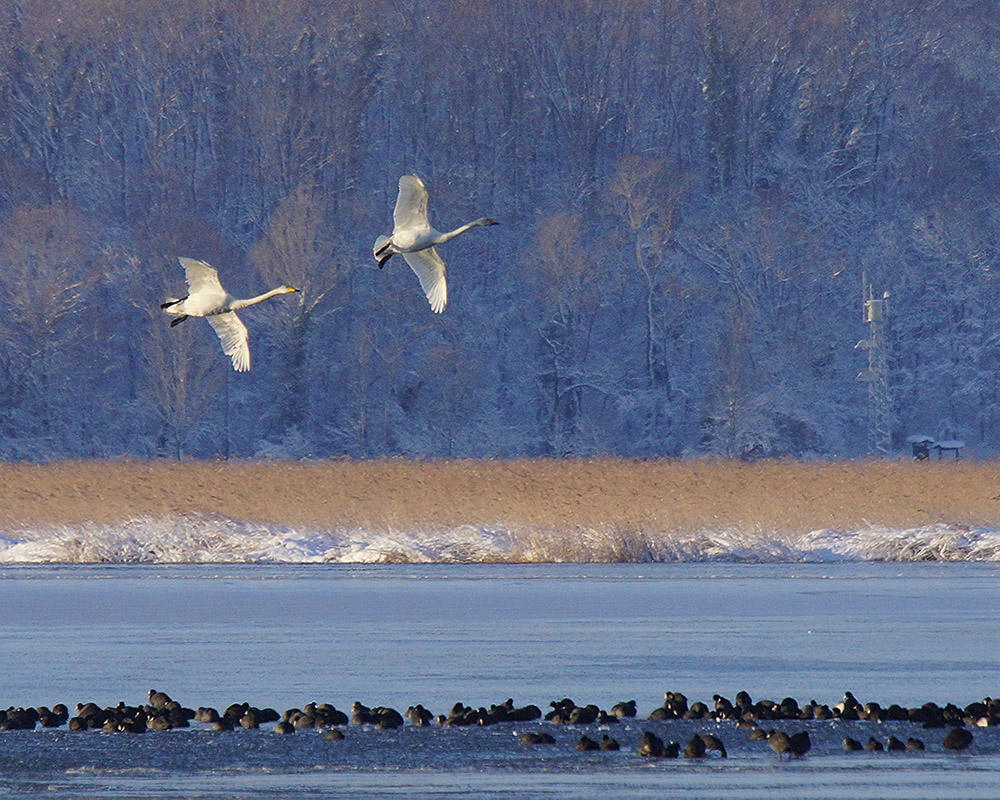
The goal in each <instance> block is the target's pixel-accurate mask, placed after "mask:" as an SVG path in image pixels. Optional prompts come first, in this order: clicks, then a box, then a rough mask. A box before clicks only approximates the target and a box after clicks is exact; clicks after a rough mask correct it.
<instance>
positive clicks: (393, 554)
mask: <svg viewBox="0 0 1000 800" xmlns="http://www.w3.org/2000/svg"><path fill="white" fill-rule="evenodd" d="M705 561H713V562H734V563H737V562H741V563H797V562H810V563H818V562H838V561H900V562H904V561H1000V530H998V529H996V528H988V527H966V526H956V525H944V524H935V525H927V526H922V527H917V528H910V529H902V530H899V529H890V528H885V527H880V526H870V527H867V528H864V529H861V530H855V531H843V530H831V529H821V530H815V531H810V532H808V533H804V534H782V533H778V532H775V531H766V530H756V531H739V530H700V531H690V532H677V531H660V532H657V531H648V530H647V531H625V532H623V531H596V530H592V529H586V528H580V527H578V528H576V529H573V530H567V531H552V530H539V529H530V528H521V529H511V528H508V527H504V526H502V525H496V526H484V525H472V524H469V525H462V526H457V527H453V528H449V529H444V530H435V531H419V530H417V531H405V530H389V531H373V530H363V529H351V530H348V529H343V530H322V529H315V528H305V527H292V526H282V525H261V524H256V523H247V522H240V521H237V520H233V519H229V518H226V517H222V516H219V515H203V514H187V515H183V516H169V517H163V518H152V517H139V518H135V519H132V520H129V521H127V522H125V523H122V524H112V525H107V524H98V523H82V524H59V525H42V526H38V527H32V528H19V529H7V530H0V563H4V564H14V563H21V564H31V563H36V564H50V563H74V564H86V563H130V564H137V563H138V564H179V563H291V564H295V563H301V564H308V563H507V562H509V563H532V562H538V563H559V562H596V563H630V562H634V563H644V562H705Z"/></svg>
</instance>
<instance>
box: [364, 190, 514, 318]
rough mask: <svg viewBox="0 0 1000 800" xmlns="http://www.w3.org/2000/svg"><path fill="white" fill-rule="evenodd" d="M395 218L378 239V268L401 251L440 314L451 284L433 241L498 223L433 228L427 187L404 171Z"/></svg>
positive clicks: (440, 241)
mask: <svg viewBox="0 0 1000 800" xmlns="http://www.w3.org/2000/svg"><path fill="white" fill-rule="evenodd" d="M392 220H393V228H392V236H379V237H378V239H376V240H375V247H374V251H375V258H376V260H377V261H378V266H379V269H382V267H384V266H385V262H386V261H388V260H389V259H390V258H392V256H393V255H394V254H396V253H402V254H403V258H404V259H406V263H407V264H409V265H410V269H412V270H413V271H414V272H415V273H417V277H418V278H420V288H422V289H423V290H424V294H425V295H427V299H428V300H429V301H430V304H431V310H432V311H433V312H434V313H435V314H440V313H441V312H442V311H444V307H445V305H447V303H448V284H447V283H446V282H445V279H444V261H442V260H441V256H439V255H438V253H437V250H436V249H435V248H434V245H436V244H444V243H445V242H448V241H451V240H452V239H454V238H455V237H456V236H458V235H459V234H460V233H465V232H466V231H467V230H469V228H478V227H481V226H483V225H496V224H497V223H496V222H494V221H493V220H491V219H488V218H486V217H480V218H479V219H477V220H473V221H472V222H466V223H465V224H464V225H461V226H459V227H458V228H455V230H453V231H449V232H448V233H441V231H439V230H436V229H435V228H432V227H431V225H430V223H429V222H428V221H427V189H426V188H425V187H424V182H423V181H422V180H420V178H418V177H417V176H416V175H404V176H403V177H402V178H400V179H399V196H398V197H397V198H396V209H395V210H394V211H393V212H392Z"/></svg>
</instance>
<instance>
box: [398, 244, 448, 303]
mask: <svg viewBox="0 0 1000 800" xmlns="http://www.w3.org/2000/svg"><path fill="white" fill-rule="evenodd" d="M403 258H405V259H406V263H407V264H409V265H410V269H412V270H413V271H414V272H415V273H417V277H418V278H420V288H421V289H423V290H424V294H425V295H427V299H428V300H429V301H430V304H431V311H433V312H434V313H435V314H440V313H441V312H442V311H444V307H445V306H446V305H447V304H448V284H447V283H446V282H445V279H444V262H443V261H442V260H441V256H439V255H438V254H437V250H436V249H435V248H433V247H428V248H427V249H426V250H417V251H416V252H415V253H403Z"/></svg>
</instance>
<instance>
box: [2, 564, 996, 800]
mask: <svg viewBox="0 0 1000 800" xmlns="http://www.w3.org/2000/svg"><path fill="white" fill-rule="evenodd" d="M998 609H1000V564H997V563H995V562H992V563H968V562H957V563H955V562H953V563H881V562H873V563H870V562H842V561H840V562H837V563H817V564H780V563H778V564H774V563H772V564H739V563H696V564H692V563H674V564H631V565H570V564H564V565H502V564H492V565H490V564H481V565H480V564H476V565H457V564H452V565H435V564H382V565H359V564H330V565H324V564H307V565H302V564H298V565H296V564H277V565H276V564H233V565H218V564H215V565H195V566H193V565H164V564H152V565H141V566H140V565H129V564H111V565H107V564H105V565H102V564H87V565H40V564H28V565H9V566H5V567H0V707H7V706H10V705H14V706H28V705H42V704H44V705H49V706H51V705H53V704H54V703H57V702H63V703H66V704H67V705H69V706H70V708H71V709H72V708H73V707H74V706H75V704H76V703H83V702H86V701H94V702H97V703H98V704H100V705H102V706H103V705H113V704H116V703H118V702H119V701H125V702H127V703H130V704H139V703H142V702H144V701H145V699H146V694H147V692H148V690H149V689H150V688H156V689H158V690H161V691H165V692H167V693H168V694H170V695H171V696H172V697H173V698H174V699H176V700H178V701H180V702H181V703H182V704H184V705H185V706H189V707H192V708H196V707H197V706H201V705H211V706H215V707H217V708H219V709H220V711H221V710H222V708H224V707H225V706H226V705H228V704H230V703H233V702H243V701H247V702H249V703H251V704H253V705H257V706H261V707H263V706H271V707H273V708H275V709H277V710H278V711H279V712H280V711H283V710H284V709H285V708H290V707H299V708H301V707H302V705H304V704H305V703H307V702H310V701H316V702H329V703H331V704H333V705H334V706H336V707H337V708H339V709H341V710H344V711H348V712H349V708H350V705H351V703H352V702H353V701H355V700H360V701H362V702H363V703H365V704H366V705H369V706H372V705H387V706H393V707H395V708H397V709H399V710H400V711H403V710H404V709H405V708H406V707H407V706H409V705H413V704H416V703H422V704H423V705H424V706H426V707H427V708H429V709H430V710H431V711H433V712H434V713H435V714H445V713H447V711H448V710H449V709H450V708H451V706H452V705H453V704H454V703H455V702H458V701H461V702H463V703H466V704H469V705H472V706H480V705H483V706H488V705H490V704H491V703H500V702H502V701H503V700H505V699H506V698H508V697H512V698H513V699H514V701H515V703H516V704H518V705H524V704H528V703H534V704H536V705H538V706H540V707H542V708H543V709H545V708H546V707H547V704H548V703H549V701H550V700H555V699H561V698H563V697H570V698H572V699H573V700H574V701H575V702H576V703H577V704H579V705H585V704H587V703H595V704H597V705H599V706H601V707H602V708H610V706H611V705H612V704H614V703H615V702H618V701H620V700H628V699H635V700H636V701H637V704H638V709H639V715H638V716H637V717H636V718H635V719H632V720H626V721H623V722H622V723H620V724H618V725H608V726H598V725H590V726H557V725H553V724H551V723H546V722H542V721H539V722H532V723H519V724H500V725H494V726H490V727H482V728H439V727H437V726H432V727H428V728H418V727H415V726H412V725H410V724H407V725H406V726H404V727H403V728H400V729H398V730H395V731H383V730H376V729H374V728H371V727H370V726H350V727H349V728H347V729H345V734H346V739H344V740H343V741H330V740H327V739H325V738H324V737H323V736H322V734H321V733H319V732H316V731H312V730H309V731H297V732H296V733H295V734H293V735H290V736H282V735H278V734H276V733H274V732H273V730H271V729H272V726H271V725H265V726H263V727H262V728H261V729H260V730H256V731H244V730H237V731H234V732H231V733H223V732H215V731H212V730H211V729H210V726H208V725H206V724H201V723H192V727H190V728H187V729H181V730H172V731H165V732H152V731H151V732H147V733H145V734H142V735H128V734H104V733H100V732H87V733H81V732H70V731H68V730H67V729H66V728H65V727H63V728H60V729H44V730H43V729H41V728H39V729H36V730H34V731H0V794H2V793H4V792H7V793H10V794H11V795H14V796H27V795H33V796H37V795H38V794H46V795H50V796H52V795H54V796H71V795H72V796H114V797H116V798H159V797H164V798H181V797H206V798H227V799H228V798H253V797H264V796H269V797H270V796H275V795H286V794H288V795H294V794H300V795H302V796H306V795H308V796H309V797H316V798H328V797H329V798H335V797H336V798H339V797H345V798H346V797H352V798H353V797H365V796H367V797H383V798H480V797H490V798H500V797H518V798H555V797H559V798H602V800H604V798H609V797H615V798H619V797H620V798H646V797H649V798H652V797H657V798H663V797H668V798H669V797H672V798H682V797H683V798H698V797H705V798H709V797H711V798H777V799H778V800H784V799H786V798H800V797H802V798H805V797H808V798H851V800H855V799H856V798H907V800H915V799H916V798H955V797H963V798H996V797H998V796H1000V727H989V728H975V729H973V733H974V737H975V741H974V743H973V745H972V747H971V748H970V749H969V750H968V751H966V752H965V753H963V754H960V755H957V754H954V753H951V752H947V751H944V750H943V749H942V748H941V740H942V739H943V736H944V733H945V731H943V730H940V729H938V730H926V731H925V730H922V729H921V728H920V727H919V726H918V725H915V724H911V723H871V722H850V723H849V722H817V721H810V722H804V723H796V722H793V723H784V722H782V723H774V724H773V725H769V727H776V728H779V729H783V730H788V731H789V732H794V731H796V730H800V729H808V730H809V732H810V735H811V738H812V742H813V747H812V750H811V751H810V753H809V754H808V755H806V756H805V757H803V758H799V759H794V760H787V758H786V759H779V757H778V756H776V755H775V754H774V753H773V752H772V751H771V750H770V749H769V748H768V747H767V745H766V743H762V742H759V741H750V740H748V738H747V737H746V735H745V734H744V733H743V732H741V731H738V730H736V729H735V727H734V726H733V724H732V723H716V722H705V721H687V722H684V721H677V722H650V721H647V720H646V719H645V717H646V716H647V715H648V714H649V712H650V711H652V710H653V709H654V708H655V707H657V706H659V705H660V704H661V703H662V701H663V693H664V692H665V691H668V690H669V691H680V692H683V693H684V694H686V695H687V697H688V698H689V700H690V701H692V702H693V701H696V700H701V701H703V702H706V703H708V705H709V706H711V705H712V695H713V694H715V693H720V694H723V695H725V696H727V697H729V698H730V699H732V698H733V696H734V695H735V693H736V692H738V691H739V690H746V691H748V692H749V693H750V694H751V695H752V696H753V698H754V699H755V700H756V699H760V698H764V697H769V698H771V699H774V700H779V701H780V700H781V699H782V698H784V697H785V696H792V697H794V698H796V699H797V700H798V701H799V702H800V703H803V702H805V701H807V700H811V699H816V700H819V701H820V702H824V703H829V704H833V703H835V702H837V701H838V700H839V699H840V698H841V697H842V695H843V692H844V691H845V690H850V691H852V692H853V693H854V694H855V695H856V696H857V697H858V699H859V700H861V701H862V702H864V701H867V700H877V701H879V702H880V703H882V704H883V705H884V706H885V705H888V704H889V703H893V702H896V703H901V704H903V705H919V704H922V703H923V702H925V701H934V702H936V703H939V704H944V703H947V702H954V703H957V704H959V705H963V706H964V705H965V704H967V703H970V702H972V701H974V700H981V699H982V698H984V697H986V696H996V695H998V694H1000V666H998V664H1000V614H998ZM766 726H767V725H766ZM528 730H539V731H546V732H550V733H551V734H552V735H553V736H554V737H555V738H556V743H555V744H554V745H549V746H535V747H529V746H525V745H521V744H519V743H518V741H517V739H518V736H519V735H520V734H521V733H523V732H525V731H528ZM646 730H650V731H653V732H655V733H657V734H658V735H659V736H661V737H662V738H663V739H664V740H668V741H669V740H675V741H678V742H681V744H682V745H683V743H684V742H686V741H687V739H688V738H690V737H691V736H692V735H693V734H694V733H696V732H703V733H714V734H716V735H717V736H719V737H720V738H721V739H722V740H723V741H724V742H725V744H726V747H727V749H728V758H726V759H720V758H718V757H717V756H715V755H710V757H708V758H705V759H701V760H697V761H692V760H685V759H680V760H676V761H672V760H656V761H650V760H647V759H644V758H641V757H639V756H638V755H637V754H636V746H637V743H638V740H639V737H640V736H641V735H642V732H643V731H646ZM584 733H586V734H587V735H589V736H591V738H595V739H600V737H601V735H602V734H605V733H606V734H608V735H611V736H613V737H614V738H616V739H617V740H618V741H619V742H620V743H621V745H622V749H621V750H620V751H619V752H596V753H582V752H579V751H577V750H575V749H574V745H575V743H576V741H577V740H578V739H579V737H580V736H581V735H582V734H584ZM890 734H893V735H896V736H897V737H899V738H902V739H903V740H905V739H906V737H907V736H916V737H918V738H921V739H922V740H923V741H924V742H925V744H926V745H927V750H926V751H925V752H924V753H920V754H911V753H872V752H862V753H855V754H846V753H844V752H843V749H842V747H841V740H842V739H843V737H844V736H845V735H851V736H853V737H854V738H857V739H859V740H860V741H862V742H865V741H867V739H868V737H869V736H874V737H876V738H879V739H881V740H882V741H884V740H885V739H886V737H887V736H888V735H890Z"/></svg>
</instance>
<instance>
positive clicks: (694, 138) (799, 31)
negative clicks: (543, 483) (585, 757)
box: [0, 0, 1000, 458]
mask: <svg viewBox="0 0 1000 800" xmlns="http://www.w3.org/2000/svg"><path fill="white" fill-rule="evenodd" d="M0 9H2V11H0V26H2V34H3V35H2V36H0V456H3V457H6V458H44V457H53V456H116V455H122V454H130V455H137V456H153V455H168V456H178V455H198V456H212V455H230V454H232V455H239V456H251V455H273V456H293V457H297V456H308V455H314V456H327V455H340V454H346V455H350V456H355V457H370V456H376V455H383V454H407V455H415V456H436V455H442V456H488V455H497V456H509V455H514V454H527V455H535V454H545V455H556V456H561V455H565V454H570V453H575V454H588V453H595V452H617V453H620V454H624V455H639V456H647V455H662V456H680V455H685V454H694V453H716V454H725V455H733V456H741V457H757V456H766V455H786V454H788V455H809V454H815V455H856V454H858V453H861V452H864V450H865V448H866V446H867V439H866V428H867V424H868V422H867V420H868V394H867V388H866V386H865V385H864V384H863V383H860V382H858V381H857V380H856V376H857V375H858V373H859V372H860V371H861V370H863V369H864V368H865V367H866V365H867V362H866V361H865V360H864V355H863V353H862V352H861V351H858V350H856V349H855V347H854V346H855V343H856V342H858V340H859V339H861V338H863V337H864V336H865V335H866V327H865V325H864V323H863V321H862V315H861V289H862V275H863V274H864V275H867V276H868V278H869V279H870V280H871V282H872V284H873V285H874V287H875V289H876V291H877V292H882V291H889V292H891V299H890V303H891V306H890V310H891V315H890V323H889V331H888V341H889V344H890V347H891V364H892V371H891V375H890V383H891V389H892V396H893V398H894V409H893V413H894V420H895V431H894V435H895V436H896V440H897V444H898V443H899V442H900V441H901V439H902V438H903V437H905V435H906V434H908V433H913V432H915V431H918V430H919V431H920V432H925V433H929V434H931V435H937V436H941V437H949V438H950V437H956V436H957V437H961V438H963V439H965V440H966V441H967V442H968V443H969V444H970V445H972V446H973V449H975V450H977V451H978V452H989V453H992V452H995V451H996V450H997V445H996V442H997V438H998V435H1000V403H998V402H997V397H998V396H1000V338H998V336H997V335H996V333H995V332H994V331H995V325H994V324H993V317H992V314H991V311H992V310H993V309H995V308H996V307H997V306H998V305H1000V285H998V281H997V279H996V275H997V271H996V266H997V257H998V256H997V238H998V219H997V212H998V208H1000V207H998V205H997V203H998V199H997V198H998V197H1000V194H998V191H997V189H998V185H1000V184H998V179H1000V134H998V131H997V122H996V121H997V119H998V118H1000V102H998V100H1000V66H998V65H1000V57H998V56H1000V53H998V52H997V49H996V40H995V36H994V33H995V31H996V29H997V25H998V24H1000V10H998V8H997V6H996V4H995V3H994V2H992V0H959V1H958V2H953V1H950V2H943V1H938V0H928V2H924V3H897V2H890V0H876V2H875V3H871V2H868V0H864V1H862V0H831V2H826V3H822V4H817V3H808V2H803V1H802V0H797V1H796V0H770V1H769V0H748V1H747V2H739V1H738V0H698V2H694V3H692V2H689V1H688V0H627V1H626V2H615V3H610V2H596V0H572V2H570V1H569V0H555V2H549V1H548V0H544V1H543V0H507V1H506V2H503V3H489V2H464V1H462V2H460V1H459V0H434V2H426V1H425V0H395V2H392V3H389V2H382V0H283V2H281V3H273V2H262V1H261V0H175V1H174V2H170V3H135V2H133V0H129V2H125V0H76V1H75V2H70V1H69V0H63V1H62V2H60V1H59V0H0ZM406 172H416V173H418V174H420V175H421V176H422V177H423V178H424V179H425V181H426V182H427V184H428V188H429V190H430V192H431V216H432V221H434V222H437V223H438V224H439V226H440V227H452V226H454V225H455V224H457V223H459V222H463V221H466V220H468V219H472V218H474V217H477V216H481V215H483V214H487V215H489V216H492V217H494V218H495V219H498V220H500V221H501V223H502V226H501V227H498V228H490V229H484V230H480V231H476V232H473V233H470V234H468V235H466V236H463V237H462V238H461V239H459V240H458V241H456V243H455V244H454V245H450V246H449V252H447V253H446V254H445V255H446V260H447V261H448V265H449V278H450V289H451V290H450V293H449V294H450V304H449V306H448V309H447V310H446V312H445V313H444V314H443V315H440V316H438V315H435V314H432V313H431V312H430V309H429V308H428V307H427V302H426V300H425V299H424V297H423V296H422V294H421V292H420V290H419V287H418V285H417V283H416V279H415V277H414V276H413V275H412V274H411V273H410V272H409V270H408V269H407V268H406V266H405V264H403V263H402V261H401V260H400V261H397V260H396V259H393V260H392V261H390V262H389V264H388V265H387V267H386V269H385V270H382V271H379V270H378V269H376V268H375V263H374V261H373V260H372V257H371V249H370V248H371V243H372V241H373V240H374V238H375V237H376V236H377V235H378V234H380V233H383V232H386V231H387V230H389V229H390V228H391V210H392V205H393V202H394V200H395V193H396V181H397V179H398V177H399V175H401V174H403V173H406ZM179 255H186V256H191V257H194V258H201V259H204V260H207V261H209V262H210V263H212V264H214V265H215V266H217V267H218V268H219V270H220V275H221V277H222V279H223V282H224V284H225V285H226V287H227V288H228V289H229V290H230V291H231V292H233V294H236V295H238V296H240V295H242V296H247V295H249V294H256V293H258V292H260V291H263V290H264V289H266V288H270V286H272V285H276V284H278V283H284V282H289V283H292V284H293V285H296V286H298V287H299V288H301V289H302V290H303V291H302V293H301V294H299V295H289V296H287V297H283V298H279V300H276V301H274V302H273V303H272V304H268V306H261V307H258V308H255V309H252V310H249V311H247V312H245V313H244V319H245V321H246V322H247V325H248V327H249V328H250V331H251V350H252V352H253V369H252V371H251V372H250V373H248V374H239V375H237V374H234V373H233V372H232V371H231V369H230V367H229V362H228V359H226V358H225V357H223V356H222V354H221V353H220V352H219V348H218V343H217V341H216V339H215V337H214V335H213V334H212V331H211V329H210V328H209V327H208V326H207V325H205V324H203V323H202V322H201V321H198V320H195V321H192V322H189V323H187V324H185V325H181V326H178V327H177V328H174V329H170V328H168V327H167V320H166V319H165V318H163V315H162V314H161V312H160V311H159V308H158V304H159V303H160V302H161V301H162V300H163V299H164V298H165V297H167V296H170V295H175V296H176V294H177V292H178V291H179V290H180V289H182V288H183V273H182V271H181V269H180V267H179V266H178V264H177V261H176V257H177V256H179Z"/></svg>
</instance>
